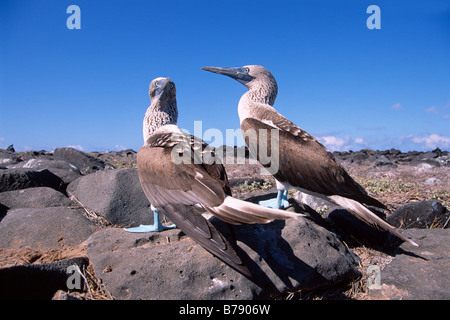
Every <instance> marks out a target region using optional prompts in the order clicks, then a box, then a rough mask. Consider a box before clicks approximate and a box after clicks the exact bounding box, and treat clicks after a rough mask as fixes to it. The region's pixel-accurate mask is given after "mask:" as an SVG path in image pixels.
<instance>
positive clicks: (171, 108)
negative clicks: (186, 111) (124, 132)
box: [143, 100, 178, 143]
mask: <svg viewBox="0 0 450 320" xmlns="http://www.w3.org/2000/svg"><path fill="white" fill-rule="evenodd" d="M177 120H178V109H177V101H176V100H171V101H167V102H165V104H164V106H163V107H161V102H160V101H156V103H155V104H153V103H152V105H151V106H150V107H149V108H148V109H147V112H146V113H145V117H144V128H143V134H144V143H146V141H147V139H148V137H149V136H150V135H151V134H153V132H155V131H156V130H157V129H158V128H161V127H162V126H165V125H168V124H177Z"/></svg>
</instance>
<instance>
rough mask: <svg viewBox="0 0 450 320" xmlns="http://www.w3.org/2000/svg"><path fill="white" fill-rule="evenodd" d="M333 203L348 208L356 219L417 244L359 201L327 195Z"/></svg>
mask: <svg viewBox="0 0 450 320" xmlns="http://www.w3.org/2000/svg"><path fill="white" fill-rule="evenodd" d="M329 198H330V199H331V200H332V201H333V202H334V203H336V204H337V205H340V206H341V207H343V208H344V209H346V210H348V211H349V212H350V213H352V214H353V215H355V216H356V217H357V218H358V219H360V220H362V221H364V222H366V223H368V224H369V225H371V226H373V227H376V228H378V229H382V230H385V231H389V232H391V233H392V234H393V235H395V236H396V237H398V238H400V239H402V240H403V241H407V242H409V243H411V244H412V245H413V246H416V247H418V246H419V245H418V244H417V243H415V242H414V241H413V240H411V239H409V238H407V237H405V236H404V235H402V234H401V233H400V232H399V231H398V230H397V229H396V228H395V227H393V226H391V225H390V224H389V223H387V222H386V221H384V220H383V219H381V218H380V217H378V216H377V215H376V214H375V213H373V212H372V211H370V210H369V209H367V208H366V207H365V206H363V205H362V204H360V203H359V202H357V201H355V200H352V199H349V198H345V197H341V196H337V195H334V196H330V197H329Z"/></svg>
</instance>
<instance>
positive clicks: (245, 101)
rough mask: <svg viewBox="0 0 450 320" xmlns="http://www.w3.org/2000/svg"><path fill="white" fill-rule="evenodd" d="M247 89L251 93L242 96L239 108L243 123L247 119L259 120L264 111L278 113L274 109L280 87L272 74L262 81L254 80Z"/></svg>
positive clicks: (259, 79)
mask: <svg viewBox="0 0 450 320" xmlns="http://www.w3.org/2000/svg"><path fill="white" fill-rule="evenodd" d="M247 88H248V89H249V91H247V92H246V93H244V94H243V95H242V97H241V99H240V101H239V106H238V113H239V119H240V121H241V123H242V121H243V120H244V119H246V118H256V119H259V118H260V117H258V116H257V113H260V112H261V111H264V109H267V111H268V112H269V113H278V112H277V111H276V110H275V109H274V108H273V107H272V106H273V104H274V103H275V99H276V97H277V94H278V85H277V82H276V81H275V78H274V77H273V76H272V75H271V74H269V76H266V77H264V78H262V79H261V78H256V79H254V80H253V81H252V82H251V83H250V84H249V85H248V86H247ZM259 120H264V119H259Z"/></svg>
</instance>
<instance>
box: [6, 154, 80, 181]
mask: <svg viewBox="0 0 450 320" xmlns="http://www.w3.org/2000/svg"><path fill="white" fill-rule="evenodd" d="M8 168H25V169H34V170H36V171H37V170H43V169H48V170H49V171H50V172H52V173H53V174H54V175H56V176H58V177H60V178H61V179H62V180H63V181H64V183H66V184H69V183H70V182H72V181H73V180H75V179H77V178H79V177H80V176H81V172H80V169H78V168H77V167H75V166H74V165H73V164H71V163H69V162H67V161H64V160H50V159H41V158H34V159H30V160H28V161H24V162H20V163H18V164H15V165H11V166H8Z"/></svg>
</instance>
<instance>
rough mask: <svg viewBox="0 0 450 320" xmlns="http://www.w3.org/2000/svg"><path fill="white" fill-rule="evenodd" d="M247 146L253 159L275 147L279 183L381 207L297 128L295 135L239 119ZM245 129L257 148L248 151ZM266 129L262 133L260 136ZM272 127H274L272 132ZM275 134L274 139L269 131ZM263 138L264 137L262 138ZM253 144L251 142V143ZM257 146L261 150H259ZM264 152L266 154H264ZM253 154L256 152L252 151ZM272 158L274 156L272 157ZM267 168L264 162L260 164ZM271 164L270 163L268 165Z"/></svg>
mask: <svg viewBox="0 0 450 320" xmlns="http://www.w3.org/2000/svg"><path fill="white" fill-rule="evenodd" d="M241 129H242V131H243V133H244V138H245V140H246V143H247V146H249V149H250V152H252V153H253V155H254V156H255V157H257V159H258V160H259V159H260V154H272V155H273V154H274V150H272V149H273V148H274V147H278V152H279V157H278V171H277V172H276V173H275V174H274V177H275V178H276V179H277V180H278V181H280V182H287V183H289V184H290V185H291V186H293V187H299V188H303V189H306V190H309V191H312V192H315V193H319V194H323V195H326V196H331V195H340V196H343V197H347V198H350V199H354V200H356V201H359V202H362V203H365V204H368V205H373V206H376V207H380V208H385V206H384V205H383V204H382V203H380V202H379V201H378V200H376V199H373V198H372V197H370V196H369V195H368V194H367V192H366V191H365V190H364V189H363V188H362V187H361V186H360V185H359V184H358V183H357V182H356V181H354V180H353V178H352V177H350V175H349V174H348V173H347V171H346V170H345V169H344V168H343V167H342V166H341V165H340V164H339V163H338V162H337V161H336V160H335V158H334V156H333V155H332V154H331V153H330V152H329V151H328V150H327V149H326V148H325V147H324V146H323V145H322V144H321V143H320V142H319V141H318V140H317V139H315V138H314V137H312V136H311V135H309V134H308V133H306V132H305V131H303V130H301V129H300V130H301V132H300V131H299V133H298V134H297V135H293V134H291V133H290V132H289V131H285V130H278V129H275V128H274V127H273V126H270V125H268V124H266V123H264V122H262V121H260V120H257V119H254V118H247V119H244V120H243V121H242V122H241ZM247 130H254V131H256V133H257V135H256V139H257V141H258V142H257V148H258V150H252V149H254V148H251V146H252V143H251V141H249V136H246V135H245V132H246V131H247ZM260 130H263V131H262V132H267V134H266V135H261V134H260V132H261V131H260ZM272 130H275V131H274V132H272ZM276 133H278V141H276V140H275V139H274V143H275V145H272V143H271V140H272V138H271V137H272V134H276ZM266 137H267V138H266ZM253 145H255V144H253ZM261 148H263V149H266V150H262V152H263V153H260V151H259V150H261ZM266 152H267V153H266ZM255 153H256V154H255ZM275 161H276V159H275ZM261 164H263V165H264V166H266V167H268V166H269V165H268V164H264V163H263V162H261ZM272 167H273V164H272Z"/></svg>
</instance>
